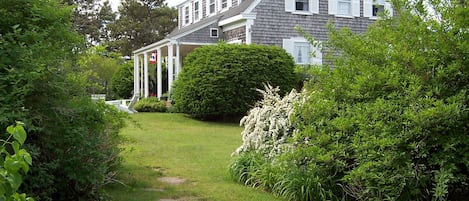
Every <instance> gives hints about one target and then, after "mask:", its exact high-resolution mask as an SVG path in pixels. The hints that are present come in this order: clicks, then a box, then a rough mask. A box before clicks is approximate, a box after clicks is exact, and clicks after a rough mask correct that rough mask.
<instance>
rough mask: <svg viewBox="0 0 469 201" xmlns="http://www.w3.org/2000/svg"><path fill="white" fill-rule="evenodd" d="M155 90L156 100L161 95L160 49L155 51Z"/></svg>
mask: <svg viewBox="0 0 469 201" xmlns="http://www.w3.org/2000/svg"><path fill="white" fill-rule="evenodd" d="M156 51H157V52H156V86H157V87H156V90H157V96H158V98H161V94H162V93H163V72H162V70H161V59H162V58H161V48H159V49H157V50H156Z"/></svg>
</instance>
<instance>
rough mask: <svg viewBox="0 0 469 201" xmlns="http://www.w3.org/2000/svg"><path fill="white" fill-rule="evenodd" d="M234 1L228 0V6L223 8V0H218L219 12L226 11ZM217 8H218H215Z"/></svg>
mask: <svg viewBox="0 0 469 201" xmlns="http://www.w3.org/2000/svg"><path fill="white" fill-rule="evenodd" d="M232 3H233V1H232V0H226V8H222V4H223V0H218V5H219V6H218V8H219V9H220V10H219V11H218V12H225V11H227V10H229V9H230V7H231V5H232ZM215 10H216V9H215Z"/></svg>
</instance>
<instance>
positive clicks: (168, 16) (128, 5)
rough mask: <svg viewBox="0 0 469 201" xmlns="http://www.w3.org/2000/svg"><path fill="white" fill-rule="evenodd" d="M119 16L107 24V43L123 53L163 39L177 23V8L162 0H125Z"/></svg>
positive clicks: (128, 54)
mask: <svg viewBox="0 0 469 201" xmlns="http://www.w3.org/2000/svg"><path fill="white" fill-rule="evenodd" d="M119 15H120V16H119V19H117V20H116V21H115V22H114V23H112V24H109V29H110V37H111V41H110V42H109V43H108V44H107V45H108V47H109V48H110V49H111V50H116V51H118V52H120V53H121V54H122V55H124V56H130V55H131V54H132V51H133V50H135V49H137V48H140V47H143V46H145V45H149V44H151V43H154V42H156V41H158V40H161V39H163V38H164V37H165V36H166V35H167V34H169V33H170V32H171V31H172V30H173V29H174V27H176V25H177V21H176V20H177V11H176V9H174V8H169V7H168V6H167V5H166V4H165V3H164V1H163V0H125V1H123V2H122V5H121V6H120V7H119Z"/></svg>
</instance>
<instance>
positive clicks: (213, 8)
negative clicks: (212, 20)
mask: <svg viewBox="0 0 469 201" xmlns="http://www.w3.org/2000/svg"><path fill="white" fill-rule="evenodd" d="M209 9H210V11H209V13H210V14H211V13H214V12H215V0H210V8H209Z"/></svg>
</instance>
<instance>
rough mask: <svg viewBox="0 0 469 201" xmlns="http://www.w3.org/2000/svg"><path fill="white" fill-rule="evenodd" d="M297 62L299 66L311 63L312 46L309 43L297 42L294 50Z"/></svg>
mask: <svg viewBox="0 0 469 201" xmlns="http://www.w3.org/2000/svg"><path fill="white" fill-rule="evenodd" d="M294 51H295V52H294V57H295V62H296V63H298V64H306V63H309V57H310V56H309V54H310V52H311V50H310V45H309V43H307V42H296V43H295V50H294Z"/></svg>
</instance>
